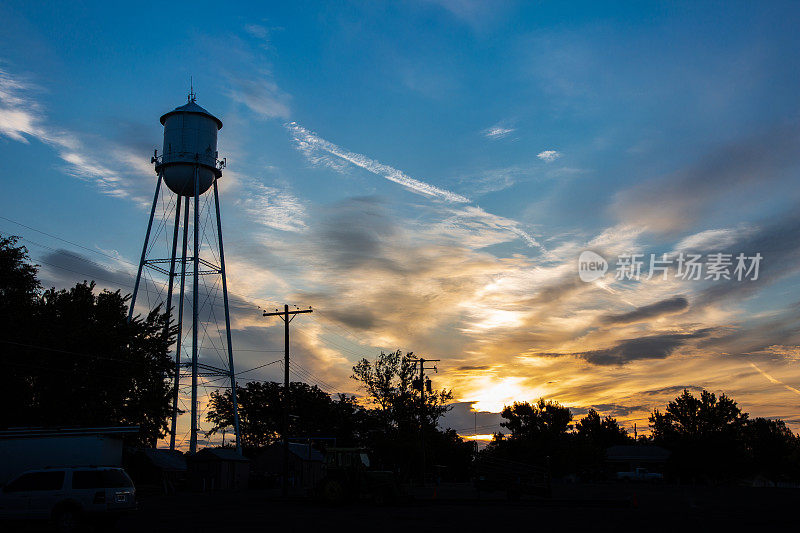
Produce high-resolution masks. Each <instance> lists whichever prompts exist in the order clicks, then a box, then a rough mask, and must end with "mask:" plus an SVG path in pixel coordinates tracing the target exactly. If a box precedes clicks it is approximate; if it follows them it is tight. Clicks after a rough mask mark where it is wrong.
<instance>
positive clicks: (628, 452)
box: [606, 444, 670, 462]
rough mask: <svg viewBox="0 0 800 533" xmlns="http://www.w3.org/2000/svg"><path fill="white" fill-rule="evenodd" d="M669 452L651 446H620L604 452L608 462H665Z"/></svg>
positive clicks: (659, 447)
mask: <svg viewBox="0 0 800 533" xmlns="http://www.w3.org/2000/svg"><path fill="white" fill-rule="evenodd" d="M669 456H670V451H669V450H667V449H665V448H662V447H661V446H655V445H652V444H620V445H617V446H611V447H610V448H608V449H607V450H606V457H608V460H609V461H653V462H662V461H666V460H667V458H668V457H669Z"/></svg>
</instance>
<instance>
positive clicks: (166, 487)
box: [125, 448, 188, 494]
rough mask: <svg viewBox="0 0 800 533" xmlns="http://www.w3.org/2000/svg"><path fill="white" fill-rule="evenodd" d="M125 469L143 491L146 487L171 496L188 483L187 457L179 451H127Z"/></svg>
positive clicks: (142, 449)
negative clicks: (179, 487)
mask: <svg viewBox="0 0 800 533" xmlns="http://www.w3.org/2000/svg"><path fill="white" fill-rule="evenodd" d="M125 469H126V470H127V471H128V473H129V474H130V475H131V477H132V478H133V481H134V482H135V483H136V487H137V488H138V489H139V491H141V490H142V489H143V488H145V487H149V488H152V489H156V490H157V491H159V492H163V493H164V494H171V493H173V492H175V489H176V488H177V487H178V486H180V485H183V483H184V482H185V481H186V476H187V472H188V466H187V463H186V457H185V456H184V455H183V453H182V452H180V451H178V450H154V449H152V448H135V449H130V450H126V458H125Z"/></svg>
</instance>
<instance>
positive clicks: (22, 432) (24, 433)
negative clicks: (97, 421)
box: [0, 426, 139, 439]
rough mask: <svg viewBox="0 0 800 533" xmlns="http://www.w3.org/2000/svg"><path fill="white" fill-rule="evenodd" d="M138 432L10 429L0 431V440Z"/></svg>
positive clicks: (133, 428) (136, 428) (121, 429)
mask: <svg viewBox="0 0 800 533" xmlns="http://www.w3.org/2000/svg"><path fill="white" fill-rule="evenodd" d="M138 432H139V426H109V427H93V428H82V427H51V428H41V427H33V428H11V429H6V430H3V431H0V439H30V438H41V437H80V436H93V435H94V436H107V435H128V434H133V433H138Z"/></svg>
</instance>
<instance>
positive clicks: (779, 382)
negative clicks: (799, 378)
mask: <svg viewBox="0 0 800 533" xmlns="http://www.w3.org/2000/svg"><path fill="white" fill-rule="evenodd" d="M750 366H752V367H753V368H755V369H756V371H757V372H758V373H759V374H761V375H762V376H764V377H765V378H767V380H768V381H769V382H770V383H774V384H776V385H781V386H782V387H785V388H786V389H787V390H790V391H792V392H793V393H795V394H800V390H798V389H795V388H794V387H792V386H791V385H787V384H786V383H784V382H783V381H781V380H779V379H775V378H773V377H772V376H770V375H769V374H767V373H766V372H764V371H763V370H761V369H760V368H758V367H757V366H756V364H755V363H750Z"/></svg>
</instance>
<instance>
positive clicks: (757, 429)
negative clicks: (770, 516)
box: [743, 418, 800, 483]
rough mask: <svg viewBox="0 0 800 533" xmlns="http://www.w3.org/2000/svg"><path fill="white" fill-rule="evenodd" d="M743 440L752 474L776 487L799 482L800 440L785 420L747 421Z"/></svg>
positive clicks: (761, 419)
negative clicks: (780, 482)
mask: <svg viewBox="0 0 800 533" xmlns="http://www.w3.org/2000/svg"><path fill="white" fill-rule="evenodd" d="M743 436H744V444H745V447H746V449H747V451H748V454H749V455H750V460H751V461H752V473H753V474H760V475H763V476H764V477H766V478H767V479H769V480H770V481H772V482H773V483H776V482H779V481H786V480H797V479H800V437H798V436H797V435H795V434H794V433H792V431H791V430H790V429H789V428H788V427H786V423H785V422H784V421H783V420H768V419H766V418H755V419H753V420H748V421H747V425H746V426H745V428H744V434H743Z"/></svg>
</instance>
